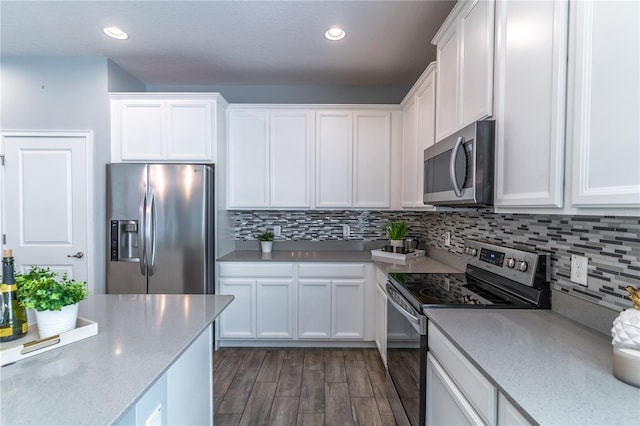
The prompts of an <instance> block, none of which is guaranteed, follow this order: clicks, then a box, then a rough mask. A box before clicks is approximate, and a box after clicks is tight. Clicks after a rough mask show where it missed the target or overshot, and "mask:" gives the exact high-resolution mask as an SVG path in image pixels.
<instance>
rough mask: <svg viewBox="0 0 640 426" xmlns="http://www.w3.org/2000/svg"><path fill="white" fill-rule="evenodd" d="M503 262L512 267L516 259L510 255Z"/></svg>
mask: <svg viewBox="0 0 640 426" xmlns="http://www.w3.org/2000/svg"><path fill="white" fill-rule="evenodd" d="M504 264H505V266H506V267H507V268H513V267H515V266H516V260H515V259H514V258H513V257H510V258H508V259H507V260H505V262H504Z"/></svg>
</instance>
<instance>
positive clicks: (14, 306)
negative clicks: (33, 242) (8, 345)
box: [0, 250, 29, 342]
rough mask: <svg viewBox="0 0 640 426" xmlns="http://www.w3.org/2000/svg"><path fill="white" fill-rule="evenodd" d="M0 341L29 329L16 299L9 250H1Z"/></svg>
mask: <svg viewBox="0 0 640 426" xmlns="http://www.w3.org/2000/svg"><path fill="white" fill-rule="evenodd" d="M0 303H1V304H2V306H0V314H1V315H0V317H1V318H0V342H8V341H10V340H15V339H19V338H21V337H23V336H24V335H26V334H27V331H28V330H29V324H28V323H27V311H26V310H25V308H24V306H21V305H20V303H19V300H18V287H17V286H16V280H15V266H14V261H13V253H12V252H11V250H4V251H3V252H2V284H1V285H0Z"/></svg>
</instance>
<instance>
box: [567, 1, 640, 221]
mask: <svg viewBox="0 0 640 426" xmlns="http://www.w3.org/2000/svg"><path fill="white" fill-rule="evenodd" d="M569 25H570V27H571V28H572V30H571V33H570V37H571V38H570V45H569V81H570V86H569V102H568V108H567V110H568V114H569V126H568V132H567V135H568V137H567V140H568V143H569V147H570V149H569V150H568V153H569V154H568V155H570V161H571V166H572V172H571V180H572V191H571V194H570V197H571V205H572V206H573V207H577V208H593V207H600V208H603V207H604V208H609V207H614V208H625V209H629V214H632V215H638V214H640V165H639V164H640V143H639V142H638V141H639V138H640V96H639V94H640V78H639V77H638V76H640V3H639V2H637V1H630V2H605V1H593V0H585V1H579V2H572V3H571V16H570V23H569ZM608 214H611V213H608Z"/></svg>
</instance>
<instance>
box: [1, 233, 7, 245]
mask: <svg viewBox="0 0 640 426" xmlns="http://www.w3.org/2000/svg"><path fill="white" fill-rule="evenodd" d="M2 244H3V245H4V244H7V234H2Z"/></svg>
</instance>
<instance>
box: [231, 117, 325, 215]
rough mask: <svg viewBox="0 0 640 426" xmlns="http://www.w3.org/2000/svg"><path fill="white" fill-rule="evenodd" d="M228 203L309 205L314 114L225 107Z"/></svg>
mask: <svg viewBox="0 0 640 426" xmlns="http://www.w3.org/2000/svg"><path fill="white" fill-rule="evenodd" d="M228 127H229V129H228V133H229V148H228V155H229V182H228V183H229V196H228V200H229V208H267V207H274V208H309V207H310V205H311V204H310V203H311V194H310V189H311V183H310V182H311V150H312V146H313V145H312V142H313V139H312V135H313V113H312V112H309V111H269V110H244V109H239V110H235V109H234V110H230V111H229V113H228Z"/></svg>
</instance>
